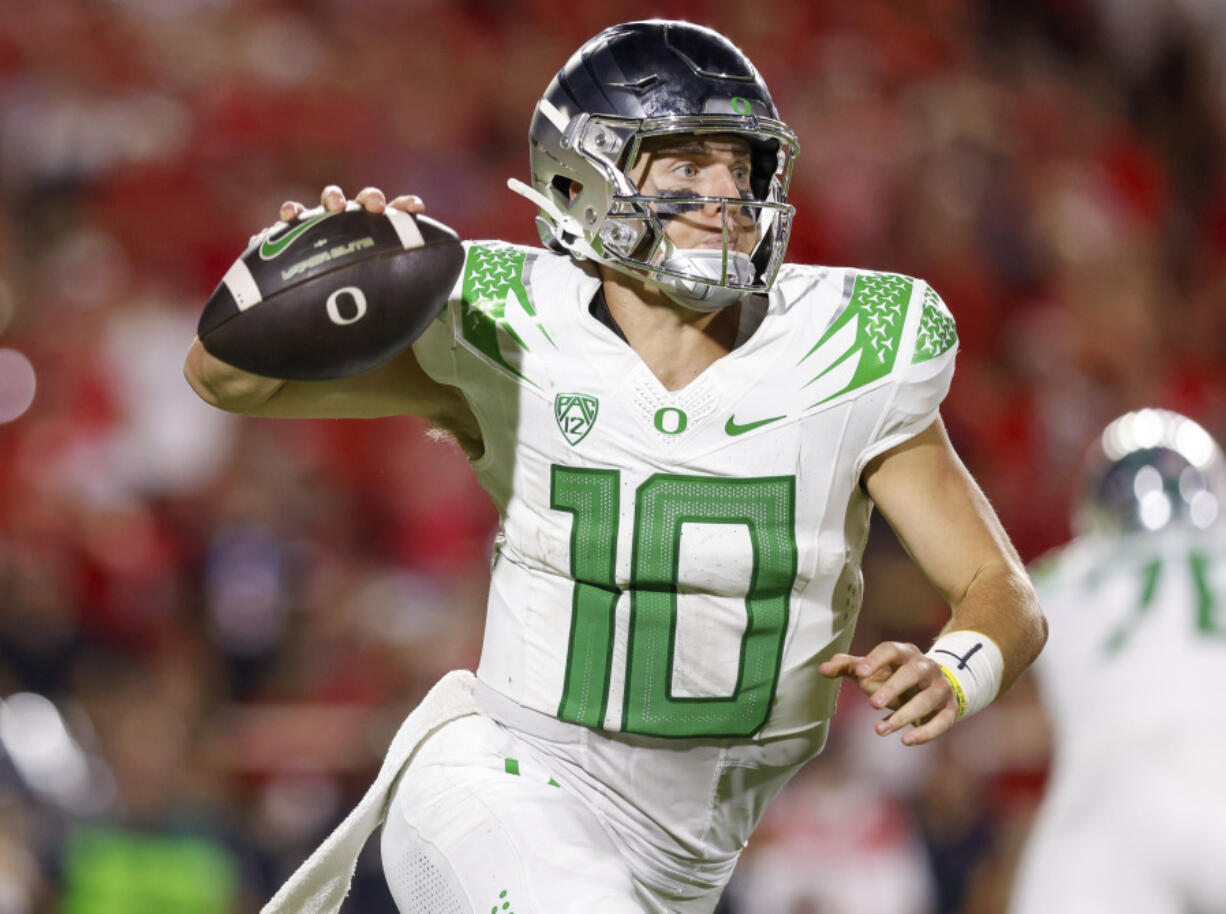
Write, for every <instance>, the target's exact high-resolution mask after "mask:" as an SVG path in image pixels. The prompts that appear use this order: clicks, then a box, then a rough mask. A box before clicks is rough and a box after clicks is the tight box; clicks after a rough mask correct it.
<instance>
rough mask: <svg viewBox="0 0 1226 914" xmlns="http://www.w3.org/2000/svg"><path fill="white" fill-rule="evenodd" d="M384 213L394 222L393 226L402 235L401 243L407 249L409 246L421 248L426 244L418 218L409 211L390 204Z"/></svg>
mask: <svg viewBox="0 0 1226 914" xmlns="http://www.w3.org/2000/svg"><path fill="white" fill-rule="evenodd" d="M383 215H385V216H387V219H388V221H389V222H391V224H392V228H394V229H395V230H396V234H397V235H399V236H400V243H401V244H402V245H404V249H405V250H406V251H407V250H409V248H419V247H421V246H422V245H423V244H425V243H426V242H425V239H424V238H422V237H421V229H419V228H418V227H417V220H416V219H414V218H413V217H412V216H410V215H409V214H408V213H406V212H404V211H403V210H399V209H392V208H391V207H390V206H389V207H388V208H387V209H385V210H384V211H383Z"/></svg>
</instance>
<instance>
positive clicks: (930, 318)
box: [911, 286, 958, 364]
mask: <svg viewBox="0 0 1226 914" xmlns="http://www.w3.org/2000/svg"><path fill="white" fill-rule="evenodd" d="M956 342H958V331H957V329H956V328H955V326H954V319H953V317H952V316H951V315H950V313H949V311H947V310H946V308H945V305H944V304H943V303H942V301H941V296H939V295H937V294H936V292H934V291H933V290H932V287H931V286H929V287H928V288H927V289H925V290H924V311H923V313H922V314H921V315H920V325H919V331H918V332H917V333H916V338H915V356H914V358H912V360H911V361H912V363H913V364H916V363H919V362H926V361H928V360H929V359H935V358H936V357H937V356H939V355H941V354H942V353H945V352H947V351H948V350H949V349H950V347H952V346H953V344H954V343H956Z"/></svg>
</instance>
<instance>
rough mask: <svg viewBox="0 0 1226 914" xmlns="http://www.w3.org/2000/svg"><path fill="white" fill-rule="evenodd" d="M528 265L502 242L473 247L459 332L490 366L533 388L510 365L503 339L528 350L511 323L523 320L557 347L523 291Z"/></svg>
mask: <svg viewBox="0 0 1226 914" xmlns="http://www.w3.org/2000/svg"><path fill="white" fill-rule="evenodd" d="M528 262H529V261H528V253H527V252H526V251H521V250H517V249H516V248H514V247H512V246H511V245H508V244H503V243H501V242H494V243H486V244H474V245H472V246H471V247H470V248H469V249H468V260H467V261H466V262H465V264H464V290H463V293H462V299H461V302H460V332H461V333H462V334H463V337H464V339H465V340H466V341H467V342H468V343H469V345H471V346H473V347H474V348H475V349H476V350H477V351H479V352H480V353H482V355H484V356H485V357H486V358H488V359H489V360H490V361H492V362H495V363H496V364H498V365H501V366H502V367H503V368H505V369H506V370H507V371H509V372H511V373H512V374H513V375H515V376H516V377H518V378H520V379H521V380H524V381H526V382H527V383H529V384H532V383H533V382H532V381H531V380H530V379H529V378H527V377H525V376H524V374H523V373H522V372H521V371H520V370H519V369H518V368H516V367H515V366H513V365H511V364H510V363H509V362H508V361H507V360H506V358H505V357H504V356H503V354H502V348H501V345H500V340H499V336H500V335H503V336H505V337H506V338H507V339H509V340H511V341H512V342H513V343H514V344H515V345H516V346H518V347H519V348H520V349H522V350H523V351H524V352H528V351H529V348H528V344H527V342H525V341H524V338H523V336H522V335H521V334H520V333H518V332H516V330H515V328H514V326H513V325H512V321H513V320H515V319H518V318H519V317H520V315H522V316H523V317H526V318H527V319H528V320H529V321H530V322H531V323H532V324H533V325H535V327H536V329H537V330H539V331H540V333H541V335H542V336H543V337H544V338H545V339H546V340H547V341H548V342H549V343H550V344H553V340H552V339H550V337H549V332H548V331H547V330H546V329H545V328H544V326H542V324H541V321H540V318H539V316H538V315H537V313H536V309H535V308H534V307H533V306H532V299H531V298H530V297H529V295H528V290H527V288H526V287H525V286H524V268H525V266H526V264H527V263H528ZM516 310H518V312H519V314H516V313H515V312H516ZM534 386H535V385H534Z"/></svg>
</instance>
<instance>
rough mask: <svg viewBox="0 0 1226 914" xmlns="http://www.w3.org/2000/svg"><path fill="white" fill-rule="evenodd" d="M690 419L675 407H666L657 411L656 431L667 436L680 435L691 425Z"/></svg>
mask: <svg viewBox="0 0 1226 914" xmlns="http://www.w3.org/2000/svg"><path fill="white" fill-rule="evenodd" d="M689 422H690V420H689V418H688V417H687V416H686V415H685V413H683V412H682V411H681V410H679V409H677V407H675V406H665V407H662V408H660V409H657V410H656V418H655V424H656V431H657V432H660V433H662V434H665V435H680V434H681V433H682V432H684V431H685V427H686V426H687V425H689Z"/></svg>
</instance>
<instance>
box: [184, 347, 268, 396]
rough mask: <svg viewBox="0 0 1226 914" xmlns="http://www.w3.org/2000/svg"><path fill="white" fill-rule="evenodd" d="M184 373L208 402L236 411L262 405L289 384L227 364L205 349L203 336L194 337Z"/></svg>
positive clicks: (188, 381)
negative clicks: (201, 343) (195, 338)
mask: <svg viewBox="0 0 1226 914" xmlns="http://www.w3.org/2000/svg"><path fill="white" fill-rule="evenodd" d="M183 376H184V377H185V378H186V379H187V383H188V384H190V385H191V388H192V390H194V391H195V392H196V394H197V395H198V396H199V397H200V398H201V399H202V400H204V402H206V403H208V404H209V405H210V406H216V407H217V408H218V409H224V410H227V411H229V412H235V413H246V412H251V411H253V410H256V409H258V408H259V407H260V406H262V405H264V404H266V403H267V402H268V401H269V400H270V399H271V398H272V397H273V396H274V395H275V394H276V393H277V391H279V390H280V389H281V388H282V387H283V386H284V385H285V382H284V381H282V380H278V379H277V378H265V377H262V376H260V375H255V374H251V373H249V372H246V371H242V370H241V369H238V368H235V367H233V366H232V365H227V364H226V363H225V362H222V361H221V360H220V359H216V358H214V357H213V356H211V355H209V354H208V353H207V352H205V350H204V347H203V346H202V345H200V341H199V340H193V341H192V346H191V348H190V349H189V350H188V351H187V359H186V361H185V362H184V364H183Z"/></svg>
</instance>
